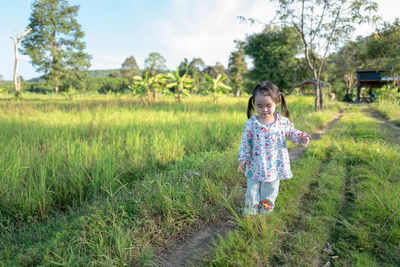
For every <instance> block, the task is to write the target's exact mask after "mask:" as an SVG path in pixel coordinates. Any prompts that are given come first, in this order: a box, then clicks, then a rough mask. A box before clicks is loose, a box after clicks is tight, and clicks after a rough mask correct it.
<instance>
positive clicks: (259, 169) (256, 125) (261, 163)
mask: <svg viewBox="0 0 400 267" xmlns="http://www.w3.org/2000/svg"><path fill="white" fill-rule="evenodd" d="M302 134H306V133H305V132H302V131H299V130H296V129H295V128H294V125H293V124H292V123H291V122H290V121H289V119H288V118H286V117H284V116H282V115H281V114H280V113H279V112H277V113H276V120H275V121H274V122H273V123H271V124H263V123H261V122H259V121H258V117H257V115H255V114H254V115H253V116H252V117H251V118H250V119H248V120H247V122H246V124H245V126H244V130H243V134H242V143H241V144H240V149H239V161H241V160H244V161H245V162H246V172H245V176H246V177H247V178H250V179H253V180H256V181H260V182H272V181H275V180H277V179H279V180H283V179H290V178H292V177H293V174H292V171H291V170H290V161H289V152H288V150H287V146H286V137H287V138H289V139H290V140H292V141H293V142H294V143H296V144H303V141H302V140H301V139H300V136H301V135H302Z"/></svg>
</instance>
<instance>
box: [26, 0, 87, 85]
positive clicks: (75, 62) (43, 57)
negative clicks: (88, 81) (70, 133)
mask: <svg viewBox="0 0 400 267" xmlns="http://www.w3.org/2000/svg"><path fill="white" fill-rule="evenodd" d="M78 9H79V6H70V5H69V4H68V2H67V1H66V0H59V1H52V0H35V1H34V2H33V4H32V14H31V17H30V19H29V20H30V22H29V25H28V27H29V28H31V29H32V31H31V32H30V33H29V34H27V35H26V38H25V39H23V41H22V46H23V53H24V54H25V55H28V56H30V58H31V61H32V64H33V66H34V68H35V69H36V71H38V72H42V73H44V75H43V77H45V78H46V79H47V80H48V81H51V82H52V83H53V85H54V87H55V91H56V93H57V92H58V90H59V85H60V84H62V82H63V79H64V78H65V77H66V76H69V77H74V78H75V79H79V76H80V75H79V74H78V73H82V72H83V71H85V70H87V69H88V68H89V66H90V63H89V60H90V56H89V55H88V54H87V53H86V52H84V49H85V43H84V42H83V41H82V38H83V36H84V33H83V32H82V31H81V29H80V25H79V24H78V22H77V20H76V18H75V17H76V16H77V15H78Z"/></svg>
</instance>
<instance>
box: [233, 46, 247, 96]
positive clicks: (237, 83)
mask: <svg viewBox="0 0 400 267" xmlns="http://www.w3.org/2000/svg"><path fill="white" fill-rule="evenodd" d="M236 44H237V48H238V50H237V51H234V52H232V53H231V55H230V56H229V63H228V76H229V80H230V84H231V86H232V88H233V90H234V91H235V95H236V96H240V93H241V92H243V91H244V84H245V80H244V75H245V74H246V73H247V71H248V70H247V64H246V61H245V58H244V43H243V42H239V41H236Z"/></svg>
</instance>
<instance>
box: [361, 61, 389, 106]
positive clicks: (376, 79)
mask: <svg viewBox="0 0 400 267" xmlns="http://www.w3.org/2000/svg"><path fill="white" fill-rule="evenodd" d="M385 73H387V72H386V71H384V70H378V69H359V70H357V95H356V102H360V101H367V100H369V101H372V99H371V95H372V88H380V87H382V86H383V85H385V84H388V83H392V82H393V77H387V76H385ZM361 87H369V91H368V95H369V97H368V98H362V99H361V97H360V93H361Z"/></svg>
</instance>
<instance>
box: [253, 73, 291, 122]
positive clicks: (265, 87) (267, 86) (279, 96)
mask: <svg viewBox="0 0 400 267" xmlns="http://www.w3.org/2000/svg"><path fill="white" fill-rule="evenodd" d="M261 93H263V94H264V93H265V94H266V95H268V96H270V97H271V98H272V100H273V101H274V102H276V103H278V102H279V101H280V102H281V109H282V111H284V114H285V116H286V117H287V118H289V116H290V113H289V110H288V108H287V106H286V100H285V94H284V93H282V92H280V91H279V88H278V86H276V85H275V84H273V83H271V82H269V81H264V82H260V83H258V84H256V86H255V87H254V89H253V95H252V96H251V97H250V99H249V104H248V106H247V118H248V119H250V117H251V115H252V114H253V113H254V105H255V104H254V98H255V97H256V95H257V94H261Z"/></svg>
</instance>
